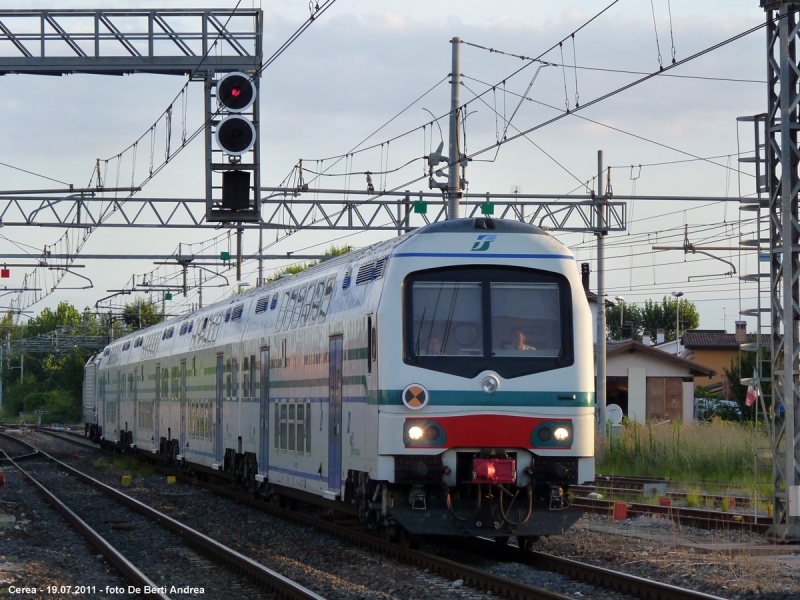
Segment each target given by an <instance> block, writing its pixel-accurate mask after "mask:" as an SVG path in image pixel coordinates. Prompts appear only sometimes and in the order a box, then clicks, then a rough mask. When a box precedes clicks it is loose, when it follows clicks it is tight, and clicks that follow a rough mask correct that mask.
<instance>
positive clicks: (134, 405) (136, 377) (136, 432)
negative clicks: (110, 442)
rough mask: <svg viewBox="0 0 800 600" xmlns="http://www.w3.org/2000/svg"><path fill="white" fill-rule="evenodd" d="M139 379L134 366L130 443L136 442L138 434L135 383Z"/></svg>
mask: <svg viewBox="0 0 800 600" xmlns="http://www.w3.org/2000/svg"><path fill="white" fill-rule="evenodd" d="M138 381H139V369H138V368H136V369H134V370H133V382H132V392H131V393H132V400H133V423H131V430H132V431H133V437H132V438H131V441H132V443H134V444H136V443H137V442H136V440H137V437H136V436H137V435H138V434H139V423H138V419H139V394H138V393H137V387H138V386H137V383H138Z"/></svg>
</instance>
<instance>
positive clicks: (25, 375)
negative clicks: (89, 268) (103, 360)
mask: <svg viewBox="0 0 800 600" xmlns="http://www.w3.org/2000/svg"><path fill="white" fill-rule="evenodd" d="M0 325H2V326H3V332H4V333H6V335H7V336H8V339H11V340H20V339H26V338H35V337H37V336H43V335H47V334H49V333H51V332H53V331H55V330H59V333H58V337H59V339H60V340H64V339H66V338H68V337H69V336H76V337H77V336H97V337H101V338H102V337H103V336H104V335H105V333H106V329H105V328H104V327H103V326H102V324H101V323H99V322H98V321H97V318H96V316H95V315H94V314H92V313H91V312H89V309H88V308H87V309H85V310H84V312H83V313H81V312H79V311H78V310H77V309H76V308H75V307H74V306H72V305H71V304H69V303H68V302H61V303H60V304H59V305H58V306H57V307H56V308H55V309H54V310H53V309H50V308H45V309H44V310H42V311H41V312H40V313H39V314H38V315H37V316H35V317H33V318H32V319H30V320H29V321H28V322H27V323H25V324H23V325H15V324H14V322H13V318H12V315H10V314H7V315H6V316H5V317H3V318H2V319H0ZM62 328H63V329H62ZM81 345H82V344H78V343H77V340H76V343H75V345H74V346H72V345H71V344H60V345H59V347H60V350H59V351H58V352H55V351H52V352H48V353H44V352H36V353H27V352H26V353H24V354H19V353H17V352H15V353H14V354H13V355H11V356H6V358H7V360H5V361H3V362H4V363H5V364H4V365H3V370H2V377H3V407H2V408H3V412H4V414H5V417H6V418H10V417H16V416H17V413H18V412H20V411H25V412H29V411H31V410H39V409H41V410H47V411H49V412H50V413H51V414H50V416H49V419H50V420H51V421H53V420H59V421H65V420H69V421H77V420H79V418H80V413H81V392H82V387H83V366H84V364H85V363H86V360H87V358H88V357H89V355H90V354H92V353H93V352H94V350H91V349H86V348H81V347H79V346H81ZM23 365H24V369H22V368H21V367H23Z"/></svg>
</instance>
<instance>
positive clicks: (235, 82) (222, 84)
mask: <svg viewBox="0 0 800 600" xmlns="http://www.w3.org/2000/svg"><path fill="white" fill-rule="evenodd" d="M255 99H256V86H255V85H253V81H252V79H251V78H250V77H248V76H247V75H245V74H244V73H228V74H227V75H225V76H224V77H223V78H222V79H220V80H219V81H218V82H217V101H218V102H219V107H220V109H221V110H225V111H228V112H236V113H238V112H242V111H243V110H247V109H248V108H250V106H251V105H252V104H253V102H254V101H255Z"/></svg>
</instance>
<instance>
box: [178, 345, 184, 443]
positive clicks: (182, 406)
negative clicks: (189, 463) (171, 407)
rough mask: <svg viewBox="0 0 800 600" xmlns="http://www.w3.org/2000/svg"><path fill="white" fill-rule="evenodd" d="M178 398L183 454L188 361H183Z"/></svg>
mask: <svg viewBox="0 0 800 600" xmlns="http://www.w3.org/2000/svg"><path fill="white" fill-rule="evenodd" d="M178 398H179V399H180V403H181V433H180V444H181V448H180V451H179V452H178V454H183V452H184V449H185V448H186V361H185V360H182V361H181V372H180V381H179V382H178Z"/></svg>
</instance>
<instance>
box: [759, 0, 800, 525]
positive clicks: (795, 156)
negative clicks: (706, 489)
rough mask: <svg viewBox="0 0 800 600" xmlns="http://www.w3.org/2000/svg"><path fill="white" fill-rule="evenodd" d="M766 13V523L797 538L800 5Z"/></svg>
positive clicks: (771, 6)
mask: <svg viewBox="0 0 800 600" xmlns="http://www.w3.org/2000/svg"><path fill="white" fill-rule="evenodd" d="M761 6H762V7H763V8H764V9H765V11H766V20H767V116H766V127H767V140H766V148H765V151H766V152H765V153H766V159H767V160H766V163H767V164H766V167H767V185H768V188H769V191H768V198H767V200H766V202H767V204H768V207H769V222H770V233H769V235H770V239H769V253H770V255H769V259H770V291H771V307H770V312H771V316H772V327H771V338H772V339H771V346H772V348H771V350H772V351H771V359H772V398H771V400H772V402H771V412H770V415H769V416H770V418H771V419H772V421H773V423H772V429H773V430H774V436H773V439H772V454H773V460H774V469H775V471H774V490H773V491H774V512H773V515H774V516H773V518H774V525H773V527H772V530H771V531H772V533H773V535H775V536H776V537H778V538H780V539H782V540H785V541H798V540H800V223H798V199H799V198H798V190H800V174H798V166H800V147H798V130H800V115H798V111H797V106H798V103H800V62H799V61H798V59H799V58H800V56H798V54H797V46H798V44H799V43H800V4H798V3H794V2H786V1H769V0H762V1H761Z"/></svg>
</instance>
